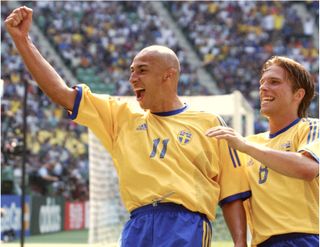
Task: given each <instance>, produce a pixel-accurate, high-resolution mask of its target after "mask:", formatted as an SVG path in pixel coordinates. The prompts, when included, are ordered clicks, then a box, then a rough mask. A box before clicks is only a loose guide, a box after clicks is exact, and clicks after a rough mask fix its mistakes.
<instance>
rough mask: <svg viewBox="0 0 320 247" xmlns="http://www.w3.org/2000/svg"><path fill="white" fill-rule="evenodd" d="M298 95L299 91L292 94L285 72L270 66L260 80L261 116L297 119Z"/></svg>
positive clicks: (299, 99) (278, 67) (299, 98)
mask: <svg viewBox="0 0 320 247" xmlns="http://www.w3.org/2000/svg"><path fill="white" fill-rule="evenodd" d="M300 94H301V91H300V90H297V91H296V92H293V89H292V83H291V82H290V80H289V79H288V76H287V75H286V72H285V70H284V69H283V68H281V67H280V66H278V65H271V66H270V67H269V68H268V69H266V70H265V72H264V73H263V74H262V77H261V80H260V104H261V109H260V111H261V114H262V115H264V116H266V117H268V118H277V117H280V118H281V117H282V118H283V117H288V116H289V117H292V118H296V117H298V107H299V103H300V101H301V95H300Z"/></svg>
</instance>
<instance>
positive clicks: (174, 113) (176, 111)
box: [151, 104, 188, 117]
mask: <svg viewBox="0 0 320 247" xmlns="http://www.w3.org/2000/svg"><path fill="white" fill-rule="evenodd" d="M187 108H188V105H187V104H184V106H183V107H182V108H180V109H177V110H173V111H166V112H151V113H152V114H154V115H157V116H161V117H167V116H172V115H176V114H179V113H181V112H184V111H185V110H186V109H187Z"/></svg>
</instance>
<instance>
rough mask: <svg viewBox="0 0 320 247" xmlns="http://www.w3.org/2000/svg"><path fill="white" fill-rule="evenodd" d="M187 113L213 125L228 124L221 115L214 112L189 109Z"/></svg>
mask: <svg viewBox="0 0 320 247" xmlns="http://www.w3.org/2000/svg"><path fill="white" fill-rule="evenodd" d="M185 114H186V115H189V116H190V117H192V118H194V119H197V120H198V121H203V122H208V123H210V124H211V125H212V124H214V125H226V123H225V121H224V119H223V118H222V117H221V116H220V115H218V114H215V113H212V112H208V111H201V110H193V109H188V110H187V111H186V112H185Z"/></svg>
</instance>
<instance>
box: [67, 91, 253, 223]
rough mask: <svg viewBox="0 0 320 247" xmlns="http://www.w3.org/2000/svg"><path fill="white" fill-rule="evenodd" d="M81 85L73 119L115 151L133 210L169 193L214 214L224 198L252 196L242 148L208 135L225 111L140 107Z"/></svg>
mask: <svg viewBox="0 0 320 247" xmlns="http://www.w3.org/2000/svg"><path fill="white" fill-rule="evenodd" d="M76 89H77V91H78V92H77V96H76V100H75V104H74V108H73V111H72V112H71V113H70V118H71V119H73V120H74V121H76V122H77V123H79V124H82V125H85V126H87V127H89V128H90V129H91V130H92V131H93V133H94V134H95V135H96V136H97V137H98V138H99V139H100V141H101V142H102V144H103V145H104V147H105V148H106V149H107V150H108V152H109V153H110V154H111V156H112V158H113V161H114V166H115V168H116V170H117V173H118V177H119V186H120V194H121V198H122V200H123V203H124V205H125V207H126V208H127V210H128V211H132V210H134V209H136V208H138V207H141V206H143V205H146V204H150V203H152V202H153V201H155V200H157V199H159V198H162V197H165V199H164V200H163V201H164V202H173V203H176V204H181V205H183V206H184V207H186V208H187V209H189V210H191V211H195V212H200V213H203V214H205V215H207V217H208V218H209V219H214V218H215V210H216V206H217V204H218V203H220V204H223V203H227V202H230V201H233V200H237V199H242V200H244V199H246V198H248V197H250V195H251V193H250V191H249V186H248V183H247V181H246V180H244V179H242V178H243V177H242V176H243V173H244V169H243V166H241V163H240V160H239V157H238V154H237V152H236V151H235V150H233V149H231V148H229V147H228V145H227V143H226V142H225V141H217V140H215V139H214V138H209V137H206V136H205V134H204V133H205V131H206V130H207V129H209V128H211V127H212V126H217V125H220V124H222V119H221V118H220V117H219V116H216V115H214V114H211V113H205V112H197V111H191V110H189V109H188V107H187V106H185V107H184V108H182V109H179V110H175V111H171V112H162V113H151V112H150V111H145V112H144V113H143V112H137V111H134V110H133V109H132V108H131V107H130V106H129V105H128V104H127V103H126V102H122V101H121V100H119V99H116V98H114V97H111V96H103V95H98V94H94V93H91V92H90V89H89V88H88V87H87V86H85V85H79V86H77V87H76ZM166 195H167V196H166Z"/></svg>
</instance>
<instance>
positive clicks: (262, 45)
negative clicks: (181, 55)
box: [166, 1, 319, 116]
mask: <svg viewBox="0 0 320 247" xmlns="http://www.w3.org/2000/svg"><path fill="white" fill-rule="evenodd" d="M166 6H167V8H168V10H169V12H170V13H172V15H173V16H174V18H175V20H176V22H177V23H178V24H179V25H180V27H181V28H182V30H183V31H184V33H185V35H186V36H187V37H188V39H189V40H190V42H191V43H192V44H193V46H194V48H195V50H196V51H197V52H198V54H199V56H200V57H201V59H202V62H203V65H204V66H205V68H206V69H207V71H208V72H209V73H211V75H212V77H213V78H214V79H215V81H216V82H217V83H218V86H219V88H220V89H221V90H222V92H225V93H231V92H233V91H234V90H236V89H237V90H239V91H240V92H242V94H243V95H244V96H245V98H246V99H247V100H248V101H249V102H250V103H251V105H252V106H253V107H254V108H256V109H259V99H258V96H259V88H258V84H259V79H260V70H261V67H262V64H263V63H264V62H265V61H266V60H267V59H268V58H270V57H271V56H273V55H284V56H288V57H290V58H292V59H294V60H296V61H298V62H300V63H301V64H303V65H304V66H305V67H306V68H307V70H308V71H310V72H311V74H312V75H313V77H314V79H315V80H316V82H317V87H318V85H319V84H318V78H319V59H318V58H319V50H318V49H319V47H318V44H317V42H318V41H315V39H314V37H313V35H316V34H317V33H316V32H315V30H316V29H318V25H317V23H318V21H319V2H317V1H301V2H298V1H225V2H213V1H210V2H193V1H179V2H178V1H173V2H167V4H166ZM298 9H301V11H300V15H299V14H298V12H299V11H298ZM302 10H306V12H305V13H304V12H303V11H302ZM302 13H303V14H302ZM317 91H318V90H317ZM316 102H318V100H315V101H314V103H313V104H312V106H311V112H312V114H313V115H314V116H317V114H318V105H317V104H316Z"/></svg>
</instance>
